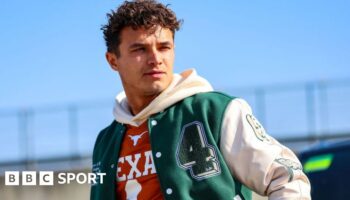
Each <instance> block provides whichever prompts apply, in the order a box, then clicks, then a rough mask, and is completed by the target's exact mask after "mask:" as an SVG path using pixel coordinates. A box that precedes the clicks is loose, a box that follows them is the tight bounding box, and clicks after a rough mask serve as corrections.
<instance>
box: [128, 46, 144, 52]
mask: <svg viewBox="0 0 350 200" xmlns="http://www.w3.org/2000/svg"><path fill="white" fill-rule="evenodd" d="M145 50H146V48H145V47H139V48H135V49H132V50H131V52H144V51H145Z"/></svg>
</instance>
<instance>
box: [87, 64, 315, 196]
mask: <svg viewBox="0 0 350 200" xmlns="http://www.w3.org/2000/svg"><path fill="white" fill-rule="evenodd" d="M114 114H115V117H116V120H115V121H113V123H112V124H111V125H110V126H109V127H107V128H106V129H104V130H102V131H101V133H100V134H99V136H98V138H97V140H96V143H95V147H94V152H93V171H94V172H95V173H98V172H99V173H106V176H105V177H104V180H103V183H99V181H97V183H96V184H94V185H93V186H92V187H91V200H98V199H99V200H112V199H113V200H115V199H116V194H115V192H116V190H115V187H116V186H115V183H116V170H117V169H116V167H117V161H118V153H119V150H120V149H119V148H120V145H121V142H122V139H123V135H124V133H125V124H131V125H133V126H138V125H140V124H142V123H143V122H145V121H147V123H148V130H149V134H150V139H151V148H152V155H153V160H154V165H155V168H156V171H157V176H158V179H159V182H160V185H161V190H162V192H163V196H164V198H165V199H186V200H190V199H201V200H202V199H204V200H205V199H208V200H209V199H220V200H221V199H222V200H225V199H229V200H232V199H237V200H238V199H251V192H250V190H254V191H255V192H257V193H259V194H261V195H267V196H269V199H310V184H309V181H308V179H307V177H306V176H305V174H304V173H303V172H302V169H301V165H300V163H299V161H298V159H297V158H296V156H295V155H294V154H293V153H292V151H290V150H289V149H288V148H286V147H284V146H283V145H281V144H279V143H278V142H277V141H276V140H275V139H273V138H272V137H270V136H269V135H267V134H266V133H265V130H264V129H263V127H262V126H261V124H260V123H259V122H258V121H257V120H256V119H255V118H254V116H253V115H252V112H251V109H250V107H249V106H248V104H247V103H246V102H245V101H244V100H242V99H239V98H233V97H230V96H227V95H225V94H222V93H217V92H212V88H211V86H210V84H209V83H208V82H207V81H206V80H204V79H203V78H201V77H199V76H198V75H197V74H196V73H195V71H194V70H190V71H186V72H184V73H182V74H181V75H175V76H174V80H173V82H172V83H171V84H170V86H169V87H168V88H167V89H166V90H165V91H164V92H163V93H162V94H160V95H159V96H158V97H157V98H156V99H154V100H153V101H152V102H151V103H150V104H149V105H148V106H147V107H146V108H145V109H144V110H142V111H141V112H140V113H139V114H138V115H136V116H133V115H132V114H131V113H130V111H129V109H128V104H127V99H126V97H125V94H124V93H121V94H120V95H118V96H117V99H116V106H115V109H114Z"/></svg>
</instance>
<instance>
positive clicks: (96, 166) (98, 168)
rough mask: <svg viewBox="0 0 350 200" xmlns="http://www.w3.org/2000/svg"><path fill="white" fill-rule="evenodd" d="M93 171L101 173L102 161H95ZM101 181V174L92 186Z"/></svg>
mask: <svg viewBox="0 0 350 200" xmlns="http://www.w3.org/2000/svg"><path fill="white" fill-rule="evenodd" d="M92 173H95V174H97V173H101V162H97V163H94V164H93V165H92ZM99 183H100V176H96V182H94V183H93V184H92V185H91V186H95V185H97V184H99Z"/></svg>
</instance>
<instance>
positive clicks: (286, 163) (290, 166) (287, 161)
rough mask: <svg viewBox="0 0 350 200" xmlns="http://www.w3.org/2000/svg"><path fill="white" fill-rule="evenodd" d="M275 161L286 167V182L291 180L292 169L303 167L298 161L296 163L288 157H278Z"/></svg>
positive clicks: (292, 175)
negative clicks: (287, 178) (287, 176)
mask: <svg viewBox="0 0 350 200" xmlns="http://www.w3.org/2000/svg"><path fill="white" fill-rule="evenodd" d="M275 161H276V162H277V163H279V164H281V165H283V166H285V167H286V168H287V170H288V173H289V180H288V182H291V181H292V180H293V177H294V171H293V170H302V169H303V167H302V166H301V165H300V164H299V163H297V162H295V161H293V160H290V159H286V158H278V159H275Z"/></svg>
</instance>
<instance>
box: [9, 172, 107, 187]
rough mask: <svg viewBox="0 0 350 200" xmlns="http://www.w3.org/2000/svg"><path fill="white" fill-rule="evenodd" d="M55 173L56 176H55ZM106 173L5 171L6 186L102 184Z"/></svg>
mask: <svg viewBox="0 0 350 200" xmlns="http://www.w3.org/2000/svg"><path fill="white" fill-rule="evenodd" d="M55 175H56V176H55ZM105 175H106V173H72V172H61V173H57V174H55V173H54V172H53V171H39V172H37V171H22V172H19V171H6V172H5V185H6V186H20V185H22V186H35V185H44V186H53V185H54V184H59V185H62V184H71V183H73V182H75V181H76V182H77V183H78V184H86V183H88V184H91V185H95V184H103V178H104V176H105Z"/></svg>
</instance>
